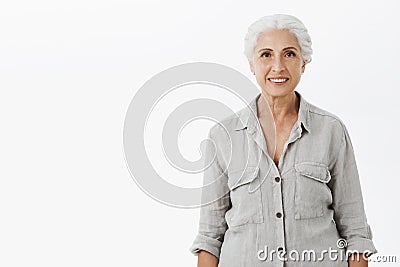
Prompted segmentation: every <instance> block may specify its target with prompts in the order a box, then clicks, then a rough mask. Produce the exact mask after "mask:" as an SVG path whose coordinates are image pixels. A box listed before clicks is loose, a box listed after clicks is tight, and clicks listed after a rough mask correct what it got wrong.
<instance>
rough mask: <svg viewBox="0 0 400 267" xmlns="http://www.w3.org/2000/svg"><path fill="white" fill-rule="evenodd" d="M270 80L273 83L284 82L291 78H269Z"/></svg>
mask: <svg viewBox="0 0 400 267" xmlns="http://www.w3.org/2000/svg"><path fill="white" fill-rule="evenodd" d="M268 80H270V81H271V82H273V83H284V82H286V81H287V80H289V79H288V78H268Z"/></svg>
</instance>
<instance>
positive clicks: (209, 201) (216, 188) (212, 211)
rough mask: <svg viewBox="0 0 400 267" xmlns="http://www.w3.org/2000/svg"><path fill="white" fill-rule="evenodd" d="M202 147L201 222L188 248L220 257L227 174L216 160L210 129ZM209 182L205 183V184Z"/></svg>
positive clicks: (228, 206)
mask: <svg viewBox="0 0 400 267" xmlns="http://www.w3.org/2000/svg"><path fill="white" fill-rule="evenodd" d="M208 139H209V140H210V141H211V142H209V141H207V144H206V149H205V153H206V154H205V165H206V169H205V171H204V177H203V185H204V186H203V191H202V197H201V198H202V207H201V208H200V222H199V228H198V234H197V236H196V238H195V240H194V242H193V244H192V246H191V247H190V251H191V252H192V253H193V254H194V255H197V253H198V252H199V251H201V250H205V251H207V252H209V253H211V254H213V255H214V256H216V257H217V258H219V255H220V250H221V246H222V243H223V241H224V235H225V231H226V229H227V224H226V221H225V213H226V211H227V210H229V209H230V206H231V203H230V198H229V189H228V185H227V175H226V173H225V172H224V169H223V167H222V166H221V165H220V163H219V160H218V158H219V156H220V155H218V144H217V143H216V142H215V139H214V138H213V135H212V131H210V132H209V134H208ZM207 185H208V186H207Z"/></svg>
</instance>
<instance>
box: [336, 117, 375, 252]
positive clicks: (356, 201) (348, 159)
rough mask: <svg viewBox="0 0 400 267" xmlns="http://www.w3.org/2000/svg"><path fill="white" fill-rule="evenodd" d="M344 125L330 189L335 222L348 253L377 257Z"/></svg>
mask: <svg viewBox="0 0 400 267" xmlns="http://www.w3.org/2000/svg"><path fill="white" fill-rule="evenodd" d="M341 124H342V129H343V131H342V140H341V145H340V147H339V153H338V157H337V159H336V162H335V163H334V164H333V167H332V170H330V171H331V176H332V179H331V181H330V183H329V186H330V188H331V191H332V195H333V205H332V207H333V209H334V220H335V222H336V227H337V229H338V232H339V234H340V236H341V237H342V238H343V239H345V240H346V241H347V247H346V250H347V251H348V252H349V253H350V254H351V253H356V252H357V253H364V254H367V255H368V256H369V255H371V254H374V253H377V250H376V248H375V246H374V244H373V242H372V232H371V228H370V226H369V224H368V223H367V217H366V214H365V210H364V203H363V197H362V192H361V185H360V180H359V175H358V170H357V165H356V161H355V156H354V151H353V146H352V143H351V140H350V136H349V133H348V131H347V129H346V126H345V125H344V124H343V123H341Z"/></svg>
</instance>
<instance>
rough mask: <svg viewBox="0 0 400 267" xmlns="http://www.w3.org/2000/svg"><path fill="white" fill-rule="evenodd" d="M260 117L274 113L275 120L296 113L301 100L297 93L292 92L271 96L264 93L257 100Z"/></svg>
mask: <svg viewBox="0 0 400 267" xmlns="http://www.w3.org/2000/svg"><path fill="white" fill-rule="evenodd" d="M257 106H258V112H257V113H258V114H257V115H258V117H259V118H260V117H265V116H268V113H272V115H273V117H274V120H281V119H283V118H285V117H287V116H290V115H296V114H297V113H298V110H299V106H300V101H299V99H297V96H296V93H295V92H294V91H293V92H290V93H289V94H287V95H284V96H279V97H277V96H271V95H268V94H266V93H262V94H261V96H260V97H259V99H258V101H257Z"/></svg>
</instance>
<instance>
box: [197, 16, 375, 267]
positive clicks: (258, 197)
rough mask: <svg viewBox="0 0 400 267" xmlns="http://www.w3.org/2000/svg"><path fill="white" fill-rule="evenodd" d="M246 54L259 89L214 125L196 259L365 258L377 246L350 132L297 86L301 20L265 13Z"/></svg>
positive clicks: (304, 45)
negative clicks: (209, 199) (207, 197)
mask: <svg viewBox="0 0 400 267" xmlns="http://www.w3.org/2000/svg"><path fill="white" fill-rule="evenodd" d="M245 54H246V56H247V58H248V61H249V64H250V69H251V71H252V73H253V74H254V75H255V77H256V80H257V83H258V84H259V86H260V88H261V93H260V94H259V95H257V97H255V98H254V100H253V101H252V102H251V103H250V105H249V106H247V107H245V108H244V109H242V110H241V111H239V112H238V113H237V114H234V116H230V117H228V118H226V119H224V120H223V121H222V122H221V123H220V124H219V125H218V124H217V125H215V126H214V127H212V128H211V130H210V133H209V138H210V139H211V140H212V141H213V142H214V144H215V147H214V146H213V148H215V149H211V147H208V149H207V156H206V158H208V159H211V158H213V155H214V154H215V158H214V160H213V161H212V163H211V164H210V165H209V167H208V168H207V169H206V171H205V173H204V180H205V182H206V181H207V182H210V181H212V180H216V179H218V182H216V183H215V186H214V187H213V190H212V192H211V194H214V195H215V199H216V200H215V201H213V202H212V203H209V204H208V205H205V206H203V207H202V208H201V211H200V224H199V233H198V235H197V237H196V239H195V240H194V243H193V245H192V247H191V249H190V250H191V251H192V253H194V254H195V255H198V266H199V267H206V266H207V267H211V266H224V267H225V266H226V267H235V266H250V267H255V266H343V267H344V266H351V267H355V266H367V265H368V262H367V257H368V256H369V255H371V254H373V253H376V252H377V251H376V249H375V247H374V244H373V242H372V233H371V229H370V226H369V225H368V223H367V219H366V215H365V212H364V205H363V199H362V193H361V187H360V182H359V177H358V171H357V166H356V162H355V157H354V152H353V147H352V144H351V140H350V137H349V133H348V131H347V129H346V127H345V125H344V124H343V122H342V121H341V120H340V119H339V118H338V117H337V116H335V115H333V114H332V113H329V112H327V111H325V110H323V109H320V108H318V107H316V106H314V105H312V104H310V103H308V102H307V101H306V100H305V99H304V97H303V96H302V95H301V94H300V93H299V92H297V91H296V90H295V89H296V86H297V84H298V83H299V81H300V78H301V75H302V74H303V73H304V71H305V69H306V65H307V64H308V63H310V61H311V54H312V49H311V39H310V36H309V35H308V32H307V29H306V28H305V26H304V25H303V23H302V22H301V21H300V20H298V19H297V18H295V17H293V16H289V15H272V16H266V17H263V18H261V19H260V20H258V21H256V22H255V23H253V24H252V25H251V26H250V27H249V29H248V33H247V36H246V38H245ZM272 128H273V130H272V131H271V129H272ZM271 132H272V134H271ZM214 150H215V151H214ZM212 151H214V153H212ZM211 153H212V154H213V155H211Z"/></svg>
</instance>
